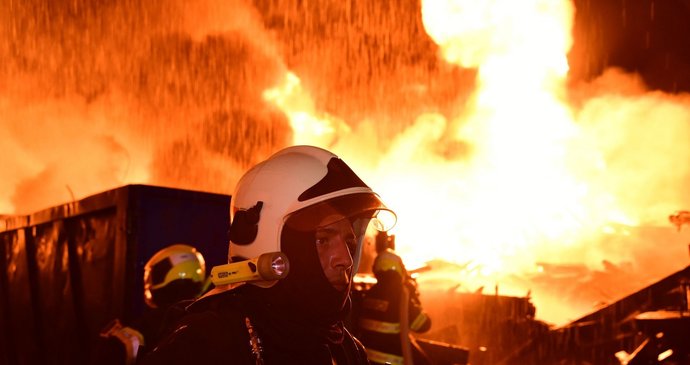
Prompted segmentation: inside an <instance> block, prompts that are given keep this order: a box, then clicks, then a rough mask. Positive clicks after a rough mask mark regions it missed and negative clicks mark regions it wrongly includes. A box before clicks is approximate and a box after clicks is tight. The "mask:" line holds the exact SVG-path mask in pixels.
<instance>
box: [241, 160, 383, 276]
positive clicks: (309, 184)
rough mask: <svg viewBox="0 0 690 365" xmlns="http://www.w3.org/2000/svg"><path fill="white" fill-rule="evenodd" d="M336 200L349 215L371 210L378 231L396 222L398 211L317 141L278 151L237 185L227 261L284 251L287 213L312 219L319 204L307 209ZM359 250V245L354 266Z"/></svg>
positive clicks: (305, 219) (252, 169)
mask: <svg viewBox="0 0 690 365" xmlns="http://www.w3.org/2000/svg"><path fill="white" fill-rule="evenodd" d="M343 198H345V199H343ZM338 200H342V201H343V202H346V204H344V207H343V208H344V209H345V210H347V211H346V212H343V213H345V215H346V216H354V215H357V214H361V213H364V212H373V215H374V216H376V217H375V227H376V228H377V229H379V230H388V229H390V228H391V227H392V226H393V224H395V214H394V213H393V212H392V211H390V210H389V209H388V208H386V206H385V205H384V204H383V203H382V202H381V200H380V199H379V196H378V195H377V194H376V193H374V192H373V191H372V190H371V188H369V187H368V186H367V185H366V184H365V183H364V182H363V181H362V180H361V179H360V178H359V177H358V176H357V175H356V174H355V173H354V172H353V171H352V170H351V169H350V168H349V167H348V166H347V165H346V164H345V162H343V161H342V160H341V159H340V158H338V156H336V155H334V154H333V153H331V152H329V151H326V150H324V149H321V148H318V147H314V146H292V147H288V148H285V149H283V150H281V151H279V152H277V153H275V154H274V155H272V156H271V157H269V158H268V159H267V160H265V161H263V162H261V163H259V164H258V165H256V166H254V167H253V168H251V169H250V170H249V171H248V172H247V173H246V174H245V175H244V176H243V177H242V178H241V179H240V181H239V182H238V184H237V187H236V189H235V192H234V194H233V196H232V198H231V205H230V217H231V220H232V224H231V227H230V249H229V254H228V256H229V257H228V258H229V260H230V261H233V260H237V259H251V258H256V257H259V256H260V255H261V254H264V253H268V252H278V251H281V232H282V230H283V226H284V224H285V222H286V220H287V219H288V218H289V217H291V216H292V217H294V216H295V215H297V214H300V215H304V219H300V220H299V221H306V222H309V221H310V219H309V218H310V214H312V213H314V212H315V211H317V210H318V209H316V210H313V209H306V208H310V207H315V206H318V205H319V204H320V203H324V202H327V201H328V202H331V203H332V202H334V201H336V202H337V201H338ZM341 210H342V209H341ZM382 212H385V213H388V214H380V213H382ZM369 218H371V215H370V216H369ZM293 221H294V219H293ZM367 223H368V222H367ZM365 228H366V227H365ZM360 246H361V245H360ZM360 254H361V249H359V248H358V250H357V252H356V254H355V256H356V257H353V259H354V260H355V268H356V265H357V264H358V261H359V255H360ZM355 271H356V270H355Z"/></svg>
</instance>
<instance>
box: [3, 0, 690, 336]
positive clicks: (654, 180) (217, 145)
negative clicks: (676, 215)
mask: <svg viewBox="0 0 690 365" xmlns="http://www.w3.org/2000/svg"><path fill="white" fill-rule="evenodd" d="M274 3H275V2H270V3H269V2H262V1H256V2H253V3H251V2H248V1H238V0H236V1H216V0H206V1H199V2H194V3H193V4H189V3H187V2H185V1H169V2H166V3H165V4H149V3H148V2H144V4H140V3H139V2H136V1H130V0H125V1H120V2H107V3H106V4H97V2H91V1H39V0H29V1H23V2H11V3H10V4H9V5H7V6H6V10H7V11H3V12H1V13H0V17H2V19H0V20H1V21H0V27H1V28H0V57H1V58H2V60H3V62H2V64H1V65H0V73H1V74H2V80H3V81H2V82H0V140H1V141H2V147H1V149H0V166H2V170H1V171H2V172H1V173H0V176H1V177H2V178H1V179H0V213H4V214H27V213H32V212H34V211H36V210H39V209H43V208H47V207H50V206H52V205H56V204H61V203H64V202H68V201H71V200H74V199H81V198H83V197H85V196H88V195H91V194H95V193H98V192H101V191H103V190H107V189H111V188H115V187H118V186H121V185H124V184H130V183H147V184H155V185H163V186H172V187H178V188H186V189H195V190H205V191H212V192H220V193H226V194H227V193H230V192H231V191H232V190H233V187H234V184H235V182H236V181H237V179H238V178H239V176H240V175H241V174H242V172H243V171H244V170H245V169H246V168H248V167H249V166H251V165H253V164H254V163H256V162H258V161H260V160H262V159H264V158H265V157H267V156H268V155H270V154H271V153H272V152H274V151H276V150H277V149H279V148H281V147H284V146H287V145H291V144H314V145H318V146H322V147H325V148H328V149H331V150H332V151H334V152H335V153H337V154H339V155H340V156H341V157H342V158H343V159H344V160H345V161H347V162H348V163H349V164H350V165H351V166H353V168H354V169H355V170H356V171H357V172H358V173H359V174H360V176H361V177H362V178H363V179H364V180H365V181H367V182H368V183H369V184H370V185H371V186H372V187H373V188H374V189H375V190H376V191H378V192H379V193H380V194H381V196H382V197H383V199H384V200H385V201H386V202H387V204H388V205H389V207H391V208H392V209H394V210H395V211H396V212H397V213H398V216H399V221H398V225H397V226H396V227H395V229H394V231H393V232H392V233H394V234H395V235H396V243H397V248H398V250H399V252H400V253H401V254H402V255H403V257H404V258H405V260H406V262H407V263H408V266H410V267H416V266H421V265H423V264H425V263H429V262H430V263H432V267H434V268H435V270H432V271H431V272H428V273H425V274H423V275H421V276H420V278H419V281H420V285H421V288H422V291H423V292H424V291H427V292H429V293H430V292H432V291H434V290H441V291H444V290H449V288H453V290H461V291H476V290H477V289H478V288H480V287H486V288H492V289H491V292H493V290H495V289H494V288H495V287H498V291H499V293H502V294H505V295H516V296H525V295H528V294H527V293H529V295H530V296H531V297H532V300H533V302H534V303H535V305H536V307H537V317H538V318H540V319H543V320H545V321H548V322H550V323H555V324H562V323H564V322H566V321H568V320H572V319H575V318H577V317H579V316H582V315H584V314H586V313H588V312H589V311H592V310H594V309H595V308H596V306H597V305H601V303H602V302H603V303H605V302H611V301H613V300H616V299H619V298H621V297H622V296H624V295H627V294H630V293H631V292H633V291H635V290H638V289H640V288H642V287H643V286H645V285H649V284H651V283H652V282H654V281H656V280H659V279H661V278H662V277H664V276H665V275H668V274H670V273H672V272H675V271H677V270H680V269H682V268H683V267H685V266H686V265H687V263H688V254H687V242H688V241H690V240H689V239H688V236H687V232H685V231H684V230H681V231H680V232H677V231H676V229H675V227H673V226H672V225H671V224H670V223H669V222H668V216H669V214H671V213H673V212H674V211H676V210H679V209H687V208H689V207H690V191H689V189H688V188H687V187H688V182H689V181H688V177H689V174H690V171H689V170H690V164H688V163H687V161H688V158H690V143H688V141H689V139H688V136H690V96H688V95H687V94H670V93H664V92H660V91H649V90H647V88H646V86H645V85H644V83H643V82H642V80H641V79H640V78H639V77H638V76H637V75H634V74H627V73H625V72H623V71H621V70H618V69H608V70H606V71H605V72H603V73H602V74H601V75H599V76H598V77H597V78H595V79H592V80H588V81H583V80H572V79H570V78H569V63H571V62H574V61H575V62H576V61H577V59H573V58H572V57H571V58H568V54H569V51H570V50H571V47H572V45H573V42H574V40H573V34H572V29H573V19H574V16H575V12H576V11H577V9H575V7H574V5H573V3H572V2H570V1H562V0H521V1H516V0H503V1H501V0H487V1H471V0H455V1H450V0H449V1H441V0H434V1H432V0H429V1H424V2H422V3H421V4H420V7H419V8H414V7H412V5H409V4H408V5H405V6H403V5H401V4H398V5H399V6H397V7H394V6H392V5H375V6H369V7H367V5H363V4H362V3H360V2H332V3H329V2H323V3H320V4H316V5H309V4H301V3H300V4H301V5H295V4H292V3H291V2H285V3H280V2H277V3H275V4H278V5H276V6H272V5H271V4H274ZM364 3H366V2H364ZM372 9H373V10H372Z"/></svg>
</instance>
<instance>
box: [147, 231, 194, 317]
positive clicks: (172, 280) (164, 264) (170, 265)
mask: <svg viewBox="0 0 690 365" xmlns="http://www.w3.org/2000/svg"><path fill="white" fill-rule="evenodd" d="M206 282H207V280H206V263H205V261H204V257H203V256H202V255H201V253H200V252H199V251H197V250H196V248H194V247H192V246H189V245H186V244H174V245H171V246H168V247H165V248H163V249H161V250H159V251H158V252H156V254H155V255H153V256H152V257H151V258H150V259H149V260H148V262H146V266H144V300H145V301H146V304H147V305H148V306H149V307H151V308H157V307H159V306H166V305H169V304H173V303H175V302H178V301H180V300H184V299H193V298H196V297H197V296H199V295H200V294H201V293H202V292H203V291H204V289H205V288H206Z"/></svg>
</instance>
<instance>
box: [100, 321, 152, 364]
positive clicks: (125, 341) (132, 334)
mask: <svg viewBox="0 0 690 365" xmlns="http://www.w3.org/2000/svg"><path fill="white" fill-rule="evenodd" d="M100 337H101V338H103V339H105V340H117V341H118V342H119V343H121V345H122V349H123V354H122V355H123V356H124V358H125V363H126V364H127V365H133V364H134V363H136V361H137V356H138V353H139V349H140V347H142V346H144V336H143V335H142V334H141V332H139V331H137V330H136V329H134V328H131V327H127V326H124V325H122V323H120V320H119V319H117V318H116V319H114V320H112V321H111V322H110V323H109V324H108V325H107V326H106V327H105V328H104V329H103V330H102V331H101V333H100Z"/></svg>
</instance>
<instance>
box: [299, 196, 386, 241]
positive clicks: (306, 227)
mask: <svg viewBox="0 0 690 365" xmlns="http://www.w3.org/2000/svg"><path fill="white" fill-rule="evenodd" d="M329 217H331V218H330V219H332V221H329ZM343 217H345V218H348V219H350V220H351V221H352V223H353V225H355V226H357V225H364V227H355V228H363V229H366V227H367V225H368V224H371V225H372V226H373V227H374V228H375V229H376V230H378V231H388V230H389V229H391V228H393V226H394V225H395V222H396V221H397V217H396V215H395V213H394V212H393V211H392V210H390V209H388V208H387V207H386V206H385V205H384V204H383V202H381V200H380V199H379V197H378V196H376V195H375V194H371V193H356V194H348V195H343V196H339V197H335V198H332V199H328V200H326V201H323V202H320V203H317V204H314V205H312V206H309V207H306V208H304V209H300V210H298V211H296V212H294V213H292V214H290V215H289V216H288V217H286V221H285V224H286V225H287V226H289V227H290V228H292V229H296V230H298V231H303V232H307V231H312V230H314V229H315V228H316V225H317V224H318V225H322V226H323V225H328V224H331V223H335V222H336V221H338V220H341V219H343ZM364 222H366V224H365V223H364Z"/></svg>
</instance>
